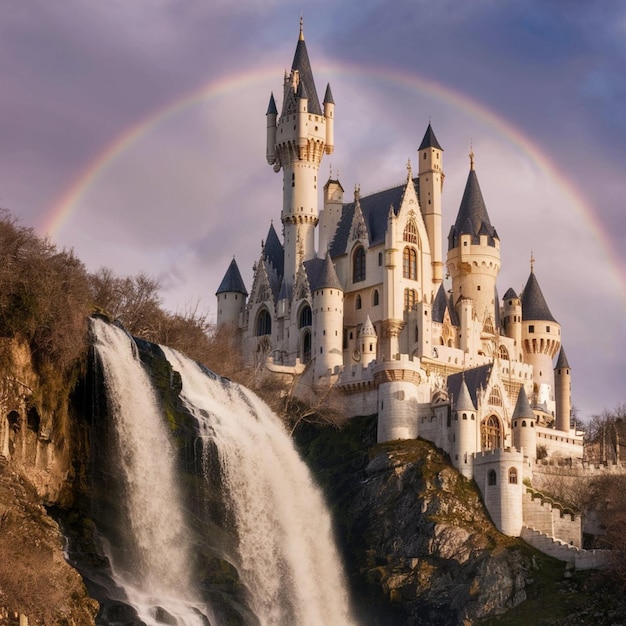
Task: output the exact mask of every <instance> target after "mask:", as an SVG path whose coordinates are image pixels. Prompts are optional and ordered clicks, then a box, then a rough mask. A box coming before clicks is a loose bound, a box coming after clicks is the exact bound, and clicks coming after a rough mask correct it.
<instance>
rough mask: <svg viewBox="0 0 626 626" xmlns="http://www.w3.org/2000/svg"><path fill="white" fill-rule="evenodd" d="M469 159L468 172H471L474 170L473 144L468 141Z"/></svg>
mask: <svg viewBox="0 0 626 626" xmlns="http://www.w3.org/2000/svg"><path fill="white" fill-rule="evenodd" d="M469 158H470V170H473V169H474V143H473V142H472V141H470V153H469Z"/></svg>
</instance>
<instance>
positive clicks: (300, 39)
mask: <svg viewBox="0 0 626 626" xmlns="http://www.w3.org/2000/svg"><path fill="white" fill-rule="evenodd" d="M298 41H304V18H303V17H302V13H300V36H299V37H298Z"/></svg>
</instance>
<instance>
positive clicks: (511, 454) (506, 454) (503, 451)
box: [473, 448, 524, 465]
mask: <svg viewBox="0 0 626 626" xmlns="http://www.w3.org/2000/svg"><path fill="white" fill-rule="evenodd" d="M473 457H474V465H477V464H481V463H499V462H503V463H504V462H506V463H523V462H524V450H523V449H522V450H516V449H515V448H497V449H495V450H483V451H482V452H476V453H475V454H474V455H473Z"/></svg>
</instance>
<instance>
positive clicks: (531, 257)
mask: <svg viewBox="0 0 626 626" xmlns="http://www.w3.org/2000/svg"><path fill="white" fill-rule="evenodd" d="M530 273H531V274H534V273H535V255H534V254H533V251H532V250H531V251H530Z"/></svg>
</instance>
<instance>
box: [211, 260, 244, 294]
mask: <svg viewBox="0 0 626 626" xmlns="http://www.w3.org/2000/svg"><path fill="white" fill-rule="evenodd" d="M220 293H242V294H243V295H244V296H247V295H248V291H247V290H246V286H245V285H244V283H243V279H242V278H241V272H240V271H239V267H238V266H237V261H235V259H233V260H232V261H231V262H230V265H229V266H228V269H227V270H226V274H224V278H222V282H221V283H220V286H219V287H218V288H217V291H216V292H215V295H216V296H217V295H219V294H220Z"/></svg>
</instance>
